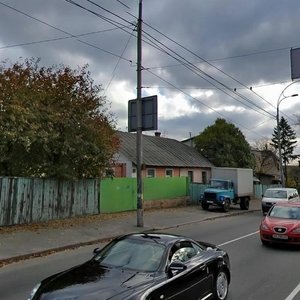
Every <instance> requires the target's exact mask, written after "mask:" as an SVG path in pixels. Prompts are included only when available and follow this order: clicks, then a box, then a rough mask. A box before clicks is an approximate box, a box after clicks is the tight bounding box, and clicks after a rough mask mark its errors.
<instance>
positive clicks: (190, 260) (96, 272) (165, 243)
mask: <svg viewBox="0 0 300 300" xmlns="http://www.w3.org/2000/svg"><path fill="white" fill-rule="evenodd" d="M94 254H95V256H94V257H93V258H92V259H91V260H89V261H87V262H85V263H83V264H81V265H78V266H75V267H73V268H71V269H69V270H66V271H63V272H61V273H58V274H55V275H53V276H50V277H48V278H46V279H44V280H43V281H41V282H40V283H39V284H38V285H37V286H36V287H35V288H34V289H33V291H32V293H31V295H30V297H29V299H32V300H36V299H41V300H50V299H51V300H53V299H61V300H62V299H65V300H66V299H68V300H71V299H72V300H74V299H78V300H79V299H98V300H99V299H101V300H106V299H111V300H116V299H128V300H133V299H141V300H142V299H145V300H146V299H147V300H156V299H157V300H161V299H164V300H165V299H180V300H182V299H187V300H193V299H197V300H198V299H218V300H224V299H226V297H227V294H228V287H229V282H230V264H229V257H228V254H227V253H226V252H225V251H223V250H221V249H219V248H217V247H216V246H214V245H211V244H208V243H204V242H196V241H194V240H192V239H190V238H187V237H183V236H177V235H171V234H161V233H134V234H128V235H124V236H121V237H119V238H116V239H114V240H113V241H111V242H110V243H109V244H107V245H106V246H105V247H104V248H103V249H98V248H96V249H95V250H94Z"/></svg>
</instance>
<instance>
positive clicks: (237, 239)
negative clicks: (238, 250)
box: [218, 230, 259, 247]
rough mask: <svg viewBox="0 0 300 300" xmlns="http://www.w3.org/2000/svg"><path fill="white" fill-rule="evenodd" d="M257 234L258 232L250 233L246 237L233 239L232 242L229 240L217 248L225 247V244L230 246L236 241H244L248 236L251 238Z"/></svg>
mask: <svg viewBox="0 0 300 300" xmlns="http://www.w3.org/2000/svg"><path fill="white" fill-rule="evenodd" d="M257 233H259V230H257V231H255V232H252V233H249V234H246V235H243V236H241V237H238V238H236V239H233V240H231V241H228V242H225V243H223V244H219V245H218V247H222V246H224V245H227V244H230V243H234V242H236V241H239V240H242V239H245V238H247V237H249V236H251V235H255V234H257Z"/></svg>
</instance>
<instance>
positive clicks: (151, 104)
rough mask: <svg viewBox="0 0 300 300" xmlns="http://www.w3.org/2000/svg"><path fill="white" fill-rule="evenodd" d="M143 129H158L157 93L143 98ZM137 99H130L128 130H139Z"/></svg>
mask: <svg viewBox="0 0 300 300" xmlns="http://www.w3.org/2000/svg"><path fill="white" fill-rule="evenodd" d="M141 100H142V131H147V130H157V95H155V96H149V97H143V98H142V99H141ZM136 102H137V100H136V99H134V100H129V101H128V132H136V131H137V103H136Z"/></svg>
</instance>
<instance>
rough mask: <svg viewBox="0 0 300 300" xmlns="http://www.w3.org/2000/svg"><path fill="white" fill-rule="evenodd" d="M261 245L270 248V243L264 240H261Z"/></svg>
mask: <svg viewBox="0 0 300 300" xmlns="http://www.w3.org/2000/svg"><path fill="white" fill-rule="evenodd" d="M261 243H262V244H263V245H264V246H266V247H268V246H270V243H269V242H267V241H265V240H261Z"/></svg>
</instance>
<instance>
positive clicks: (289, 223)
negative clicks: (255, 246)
mask: <svg viewBox="0 0 300 300" xmlns="http://www.w3.org/2000/svg"><path fill="white" fill-rule="evenodd" d="M260 239H261V241H262V243H263V244H264V245H269V244H272V243H274V244H275V243H280V244H296V245H297V244H298V245H300V203H299V202H279V203H276V204H275V205H273V206H272V208H271V209H270V210H269V212H268V214H267V215H266V216H265V217H264V219H263V220H262V221H261V225H260Z"/></svg>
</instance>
